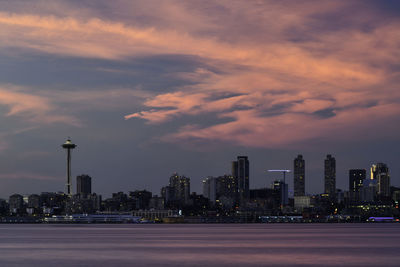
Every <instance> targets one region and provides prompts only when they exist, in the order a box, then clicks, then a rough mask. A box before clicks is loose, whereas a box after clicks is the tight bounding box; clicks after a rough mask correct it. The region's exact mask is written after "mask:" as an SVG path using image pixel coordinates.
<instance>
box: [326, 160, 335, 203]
mask: <svg viewBox="0 0 400 267" xmlns="http://www.w3.org/2000/svg"><path fill="white" fill-rule="evenodd" d="M324 170H325V180H324V181H325V191H324V193H325V194H326V195H327V196H328V197H329V198H330V199H332V200H333V199H335V197H336V159H335V158H334V157H332V155H330V154H328V155H327V156H326V159H325V169H324Z"/></svg>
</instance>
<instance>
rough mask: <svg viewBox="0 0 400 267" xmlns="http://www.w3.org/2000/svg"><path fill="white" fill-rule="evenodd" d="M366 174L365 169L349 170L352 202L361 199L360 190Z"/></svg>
mask: <svg viewBox="0 0 400 267" xmlns="http://www.w3.org/2000/svg"><path fill="white" fill-rule="evenodd" d="M366 176H367V172H366V170H365V169H353V170H349V192H350V200H351V202H353V203H357V202H359V201H360V196H361V195H360V192H361V188H362V186H363V183H364V180H365V178H366Z"/></svg>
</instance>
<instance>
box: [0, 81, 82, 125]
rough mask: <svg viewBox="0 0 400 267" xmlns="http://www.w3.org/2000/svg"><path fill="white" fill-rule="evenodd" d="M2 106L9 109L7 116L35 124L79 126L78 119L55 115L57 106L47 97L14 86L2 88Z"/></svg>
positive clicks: (0, 100) (0, 89) (0, 94)
mask: <svg viewBox="0 0 400 267" xmlns="http://www.w3.org/2000/svg"><path fill="white" fill-rule="evenodd" d="M0 104H1V105H5V106H8V107H9V112H8V113H7V114H6V116H21V117H24V118H25V119H27V120H29V121H32V122H35V123H57V122H58V123H67V124H72V125H79V122H78V120H77V119H75V118H73V117H70V116H67V115H62V114H56V113H54V110H55V106H54V105H53V104H52V103H51V101H50V100H49V99H47V98H45V97H42V96H37V95H33V94H29V93H25V92H22V91H21V89H20V88H17V87H14V86H1V87H0Z"/></svg>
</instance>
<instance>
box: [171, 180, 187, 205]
mask: <svg viewBox="0 0 400 267" xmlns="http://www.w3.org/2000/svg"><path fill="white" fill-rule="evenodd" d="M171 191H172V192H171ZM168 193H169V195H170V199H171V200H172V201H174V202H177V203H179V204H180V205H187V204H188V203H189V197H190V178H189V177H186V176H180V175H178V174H177V173H175V174H173V175H172V176H171V177H170V178H169V192H168Z"/></svg>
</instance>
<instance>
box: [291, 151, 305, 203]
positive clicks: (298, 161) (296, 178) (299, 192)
mask: <svg viewBox="0 0 400 267" xmlns="http://www.w3.org/2000/svg"><path fill="white" fill-rule="evenodd" d="M293 170H294V171H293V183H294V196H304V195H305V161H304V159H303V156H302V155H298V156H297V158H295V159H294V166H293Z"/></svg>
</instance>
